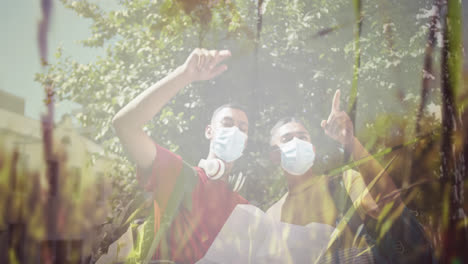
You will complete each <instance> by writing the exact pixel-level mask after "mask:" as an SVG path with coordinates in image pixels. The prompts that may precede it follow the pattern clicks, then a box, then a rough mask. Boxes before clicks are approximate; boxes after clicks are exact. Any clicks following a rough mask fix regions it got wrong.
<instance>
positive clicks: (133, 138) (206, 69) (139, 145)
mask: <svg viewBox="0 0 468 264" xmlns="http://www.w3.org/2000/svg"><path fill="white" fill-rule="evenodd" d="M230 56H231V53H230V52H229V51H227V50H223V51H215V50H210V51H208V50H204V49H195V50H194V51H193V52H192V53H191V54H190V55H189V57H188V58H187V60H186V61H185V63H184V64H183V65H181V66H179V67H178V68H177V69H175V70H174V71H173V72H171V73H170V74H169V75H167V76H166V77H165V78H163V79H162V80H160V81H158V82H157V83H155V84H154V85H152V86H151V87H150V88H148V89H147V90H145V91H143V92H142V93H141V94H140V95H138V96H137V97H136V98H135V99H133V100H132V101H130V103H128V104H127V105H126V106H124V107H123V108H122V109H121V110H120V111H119V112H118V113H117V114H116V115H115V116H114V118H113V119H112V124H113V126H114V128H115V131H116V133H117V136H118V137H119V139H120V141H121V143H122V145H123V146H124V149H125V150H126V151H127V153H128V155H129V156H130V158H131V159H132V160H133V161H134V162H135V163H136V164H137V166H139V167H141V168H149V167H150V166H151V164H152V162H153V161H154V160H155V158H156V155H157V153H156V152H157V151H156V147H155V146H154V145H153V142H152V140H151V139H150V137H149V136H148V135H147V134H146V133H145V132H144V131H143V129H142V127H143V125H145V124H146V123H147V122H148V121H150V120H151V119H152V118H153V117H154V116H155V115H156V114H157V113H159V111H160V110H161V109H162V108H163V106H164V105H165V104H166V103H167V102H168V101H169V100H170V99H171V98H172V97H174V96H175V95H176V94H177V93H178V92H179V91H180V90H181V89H182V88H184V87H185V86H187V85H188V84H190V83H192V82H195V81H201V80H209V79H212V78H214V77H216V76H218V75H219V74H221V73H222V72H224V71H225V70H226V69H227V66H226V65H220V66H217V65H218V63H219V62H221V61H222V60H224V59H226V58H228V57H230Z"/></svg>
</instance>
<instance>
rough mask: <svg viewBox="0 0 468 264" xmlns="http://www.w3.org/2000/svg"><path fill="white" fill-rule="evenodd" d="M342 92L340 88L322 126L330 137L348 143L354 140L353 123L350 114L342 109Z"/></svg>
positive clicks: (344, 143)
mask: <svg viewBox="0 0 468 264" xmlns="http://www.w3.org/2000/svg"><path fill="white" fill-rule="evenodd" d="M340 94H341V92H340V90H336V92H335V96H333V101H332V107H331V113H330V116H328V119H327V120H322V123H321V126H322V128H323V129H324V131H325V134H327V135H328V136H329V137H331V138H333V139H334V140H336V141H338V142H340V143H341V144H343V145H348V144H350V143H352V142H353V140H354V132H353V123H352V122H351V119H350V118H349V116H348V114H347V113H346V112H344V111H341V110H340Z"/></svg>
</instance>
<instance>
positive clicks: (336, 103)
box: [331, 89, 341, 113]
mask: <svg viewBox="0 0 468 264" xmlns="http://www.w3.org/2000/svg"><path fill="white" fill-rule="evenodd" d="M340 94H341V92H340V90H339V89H338V90H336V92H335V95H334V96H333V101H332V109H331V111H332V113H338V112H339V111H340Z"/></svg>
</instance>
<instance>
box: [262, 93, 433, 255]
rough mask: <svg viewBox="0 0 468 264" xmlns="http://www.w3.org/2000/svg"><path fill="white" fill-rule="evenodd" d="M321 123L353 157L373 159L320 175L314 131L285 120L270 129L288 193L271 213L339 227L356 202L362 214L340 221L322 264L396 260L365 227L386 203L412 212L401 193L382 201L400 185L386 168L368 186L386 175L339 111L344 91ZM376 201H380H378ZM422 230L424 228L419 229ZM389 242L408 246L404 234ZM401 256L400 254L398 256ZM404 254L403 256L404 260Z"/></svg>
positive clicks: (292, 221)
mask: <svg viewBox="0 0 468 264" xmlns="http://www.w3.org/2000/svg"><path fill="white" fill-rule="evenodd" d="M321 126H322V128H323V129H324V131H325V134H326V135H328V136H329V137H331V138H332V139H334V140H336V141H338V142H339V143H341V144H342V145H343V146H344V148H345V149H346V150H347V151H348V152H349V153H350V154H351V158H352V159H354V160H360V159H363V158H366V157H370V159H369V160H368V161H367V162H365V163H362V164H360V165H359V166H358V167H357V169H358V170H359V172H358V171H355V170H348V171H345V172H344V173H343V174H342V175H334V176H326V175H316V174H315V173H314V170H313V164H314V160H315V147H314V146H313V144H312V143H311V137H310V134H309V132H308V131H307V130H306V129H305V127H304V125H303V124H302V123H301V122H300V121H299V120H298V119H296V118H293V117H290V118H284V119H281V120H280V121H278V122H277V124H276V125H275V126H274V127H273V129H272V130H271V141H270V144H271V146H273V147H278V149H277V150H278V151H277V154H278V155H277V157H278V161H279V160H281V167H282V169H283V172H284V175H285V177H286V180H287V185H288V192H287V193H286V194H285V195H284V196H283V197H282V198H281V199H280V200H279V201H278V202H276V203H275V204H273V206H271V207H270V209H269V210H268V211H267V214H269V215H270V216H272V217H273V218H275V219H276V220H280V221H282V222H286V223H290V224H297V225H304V226H306V225H308V224H310V223H322V224H327V225H330V226H332V227H338V223H340V221H342V220H343V217H344V215H345V214H346V210H347V209H348V208H345V207H346V206H347V205H348V207H351V206H354V209H355V210H356V212H357V214H353V216H352V217H351V218H350V219H347V220H346V223H347V224H346V225H341V226H340V227H339V228H337V229H336V232H335V234H336V233H338V236H337V237H338V239H337V240H336V243H333V245H331V248H330V250H329V251H328V252H329V253H330V254H331V255H328V256H327V255H324V258H323V259H322V262H325V263H326V262H328V261H330V262H333V261H338V262H340V263H348V262H353V263H372V262H375V261H377V262H382V260H385V261H389V262H394V261H395V259H394V256H395V255H394V254H393V253H391V254H393V255H392V256H391V257H390V259H389V258H388V257H387V256H383V255H385V254H386V253H388V252H384V254H382V253H381V252H378V251H376V250H370V249H371V247H372V246H373V245H372V244H375V238H374V240H372V239H370V237H369V235H368V233H371V232H366V229H367V231H369V229H372V228H366V227H368V225H369V224H372V223H374V224H375V223H376V221H375V220H377V219H378V218H379V215H380V212H381V209H382V208H383V207H384V206H386V205H389V206H391V210H393V212H397V213H401V212H402V211H405V212H406V211H407V210H406V209H405V207H404V205H403V203H402V202H401V199H400V197H399V195H396V196H393V199H391V200H388V199H383V198H384V197H387V196H389V195H391V194H395V193H398V192H395V190H396V187H395V184H394V183H393V181H392V179H391V178H390V177H389V176H388V175H387V174H386V173H385V172H383V174H382V175H381V176H380V179H379V180H378V181H377V182H376V183H375V186H374V187H373V188H372V189H370V190H367V189H366V186H369V184H370V183H371V182H372V181H373V180H374V178H375V177H376V176H377V175H379V174H381V172H382V171H383V168H382V166H381V165H380V164H379V162H377V161H376V160H375V159H374V158H372V157H371V156H370V155H369V153H368V152H367V151H366V149H365V148H364V147H363V146H362V144H361V143H360V142H359V140H358V139H357V138H356V137H355V136H354V134H353V124H352V122H351V120H350V118H349V116H348V115H347V114H346V113H345V112H344V111H341V110H340V91H339V90H337V91H336V93H335V96H334V98H333V102H332V108H331V113H330V116H329V118H328V119H327V120H323V121H322V123H321ZM280 155H281V157H279V156H280ZM360 196H362V197H360ZM376 201H381V202H379V203H376ZM384 201H385V202H384ZM391 203H392V204H391ZM413 222H414V221H413ZM416 224H417V222H416ZM416 228H420V227H419V226H417V227H416ZM418 231H421V232H422V230H420V229H419V230H417V232H418ZM398 232H399V231H398ZM399 235H403V234H399ZM332 237H333V235H332ZM374 237H375V236H374ZM397 237H398V236H397ZM390 240H392V241H393V240H396V241H395V243H393V242H390V244H391V246H392V247H393V246H394V244H395V245H396V247H398V244H399V243H400V244H401V245H400V246H402V247H404V246H406V245H403V244H404V243H403V242H402V241H403V240H404V239H399V237H398V238H397V239H395V236H393V237H392V238H391V239H389V241H390ZM423 240H424V239H422V240H421V241H423ZM374 249H375V248H374ZM392 250H393V249H392V248H391V249H388V248H386V249H385V250H384V251H392ZM396 258H397V259H398V258H400V257H399V256H396ZM403 258H404V256H403V255H402V256H401V259H403ZM412 259H413V260H414V258H412ZM356 261H357V262H356ZM403 262H405V261H403Z"/></svg>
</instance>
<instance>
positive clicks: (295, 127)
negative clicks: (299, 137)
mask: <svg viewBox="0 0 468 264" xmlns="http://www.w3.org/2000/svg"><path fill="white" fill-rule="evenodd" d="M290 133H304V134H307V135H308V134H309V131H307V129H305V127H304V126H303V125H301V124H300V123H297V122H289V123H286V124H284V125H282V126H280V127H279V128H278V130H277V132H276V135H278V136H283V135H286V134H290Z"/></svg>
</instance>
